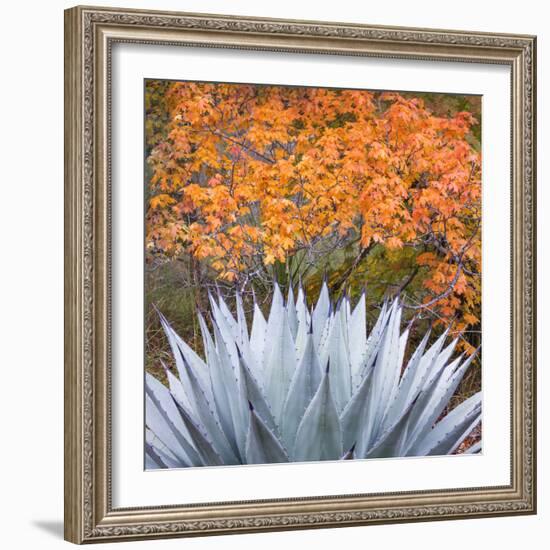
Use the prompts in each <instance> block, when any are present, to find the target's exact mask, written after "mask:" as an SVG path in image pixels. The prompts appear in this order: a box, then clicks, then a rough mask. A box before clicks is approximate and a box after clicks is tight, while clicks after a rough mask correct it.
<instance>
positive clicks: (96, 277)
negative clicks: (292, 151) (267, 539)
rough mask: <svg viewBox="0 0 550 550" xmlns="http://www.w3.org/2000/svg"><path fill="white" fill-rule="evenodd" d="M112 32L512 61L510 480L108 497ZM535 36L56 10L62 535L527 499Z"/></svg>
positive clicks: (127, 38)
mask: <svg viewBox="0 0 550 550" xmlns="http://www.w3.org/2000/svg"><path fill="white" fill-rule="evenodd" d="M115 42H139V43H148V44H178V45H195V46H196V45H200V46H203V47H223V48H238V49H254V50H267V51H295V52H309V53H319V54H323V53H332V54H341V55H362V56H378V57H383V58H406V59H424V60H452V61H463V62H474V63H475V62H479V63H498V64H504V65H508V66H509V67H510V68H511V71H512V167H511V170H512V195H513V199H512V202H513V204H512V241H513V242H512V264H513V265H512V306H513V314H512V316H513V318H512V325H513V334H512V336H513V344H512V371H513V373H512V394H513V395H512V411H511V414H512V427H513V428H512V464H511V470H512V477H511V479H512V482H511V484H510V485H509V486H505V487H489V488H476V489H464V490H462V489H460V490H458V489H450V490H440V491H421V492H407V493H393V494H390V493H384V494H374V495H348V496H337V497H330V496H327V497H317V498H300V499H277V500H269V501H265V500H264V501H252V502H250V501H247V502H237V503H215V504H209V505H181V506H176V507H150V508H146V509H143V508H140V509H113V507H112V505H111V497H110V492H111V467H110V407H111V395H110V305H109V304H110V279H109V267H110V243H109V230H110V215H111V214H110V195H109V193H110V191H109V182H110V168H109V154H110V151H109V150H110V147H109V144H110V57H111V46H112V44H113V43H115ZM535 78H536V38H535V37H533V36H520V35H502V34H490V33H470V32H458V31H446V30H445V31H444V30H427V29H408V28H397V27H375V26H364V25H356V24H353V25H351V24H342V23H323V22H304V21H289V20H275V19H259V18H245V17H230V16H221V15H199V14H180V13H165V12H155V11H147V12H146V11H139V10H127V9H124V10H120V9H110V8H90V7H76V8H71V9H69V10H67V11H66V12H65V394H64V399H65V538H66V539H67V540H69V541H71V542H75V543H85V542H102V541H119V540H129V539H145V538H158V537H170V536H184V535H186V536H193V535H214V534H226V533H242V532H259V531H277V530H283V529H306V528H318V527H341V526H351V525H365V524H374V523H393V522H403V521H426V520H441V519H459V518H468V517H488V516H499V515H512V514H533V513H535V512H536V439H535V423H536V410H535V405H536V404H535V391H536V387H535V384H536V377H535V361H536V357H535V348H536V326H535V322H536V321H535V319H536V311H535V309H536V295H535V292H536V287H535V284H536V281H535V274H536V265H535V263H536V258H535V251H536V242H535V239H536V213H535V207H536V196H535V189H536V182H535V178H536V174H535V166H536V158H535V135H536V128H535V124H536V121H535V97H536V81H535Z"/></svg>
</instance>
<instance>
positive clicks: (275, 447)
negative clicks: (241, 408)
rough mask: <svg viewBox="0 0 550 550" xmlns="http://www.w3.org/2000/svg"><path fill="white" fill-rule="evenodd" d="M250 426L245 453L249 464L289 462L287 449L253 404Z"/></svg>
mask: <svg viewBox="0 0 550 550" xmlns="http://www.w3.org/2000/svg"><path fill="white" fill-rule="evenodd" d="M248 426H249V427H248V434H247V436H246V454H245V456H246V462H247V464H273V463H278V462H288V455H287V453H286V451H285V449H284V448H283V446H282V445H281V443H280V442H279V440H278V439H277V437H276V436H275V435H274V434H273V432H272V431H271V430H270V429H269V428H268V427H267V426H266V425H265V423H264V422H263V420H262V419H261V418H260V417H259V416H258V415H257V414H256V411H255V410H254V408H253V407H252V406H250V420H249V423H248Z"/></svg>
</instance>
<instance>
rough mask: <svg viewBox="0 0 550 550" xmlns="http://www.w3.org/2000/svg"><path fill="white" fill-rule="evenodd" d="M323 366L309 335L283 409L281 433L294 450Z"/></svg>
mask: <svg viewBox="0 0 550 550" xmlns="http://www.w3.org/2000/svg"><path fill="white" fill-rule="evenodd" d="M321 376H322V372H321V365H320V363H319V357H318V356H317V352H316V351H315V344H314V343H313V334H312V333H311V332H309V333H308V334H307V339H306V344H305V350H304V354H303V357H302V359H301V361H300V363H299V364H298V367H297V368H296V370H295V372H294V376H293V377H292V381H291V383H290V388H289V390H288V395H287V398H286V400H285V403H284V407H283V416H282V424H281V431H282V434H283V439H284V441H285V443H286V445H287V446H288V448H292V445H293V444H294V440H295V439H296V431H297V430H298V426H299V424H300V421H301V420H302V417H303V416H304V413H305V411H306V409H307V407H308V405H309V404H310V402H311V400H312V399H313V396H314V395H315V392H316V391H317V389H318V388H319V384H320V383H321Z"/></svg>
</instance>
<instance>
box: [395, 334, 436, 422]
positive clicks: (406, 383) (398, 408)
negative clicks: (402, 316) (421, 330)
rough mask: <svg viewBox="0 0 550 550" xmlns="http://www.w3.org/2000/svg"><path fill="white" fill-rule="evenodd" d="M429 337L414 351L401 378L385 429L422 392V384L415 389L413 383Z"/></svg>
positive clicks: (426, 335)
mask: <svg viewBox="0 0 550 550" xmlns="http://www.w3.org/2000/svg"><path fill="white" fill-rule="evenodd" d="M429 337H430V332H429V331H428V332H427V333H426V334H425V335H424V337H423V338H422V340H421V342H420V344H418V347H417V348H416V349H415V350H414V353H413V354H412V356H411V358H410V359H409V362H408V363H407V367H406V368H405V372H404V374H403V376H402V378H401V381H400V384H399V387H398V390H397V392H396V395H395V397H394V399H393V401H391V403H390V406H389V408H388V411H387V413H386V418H385V420H384V429H387V428H389V426H390V425H392V424H393V423H394V422H395V421H396V420H397V418H398V417H399V416H400V415H401V414H402V412H403V410H405V409H406V407H407V406H408V405H409V404H410V403H411V402H412V400H413V399H414V398H415V397H416V395H417V394H418V391H419V390H420V384H417V385H416V386H415V387H413V382H414V379H415V376H416V371H417V369H418V367H419V364H420V362H421V360H422V358H423V355H424V350H425V349H426V344H427V343H428V339H429Z"/></svg>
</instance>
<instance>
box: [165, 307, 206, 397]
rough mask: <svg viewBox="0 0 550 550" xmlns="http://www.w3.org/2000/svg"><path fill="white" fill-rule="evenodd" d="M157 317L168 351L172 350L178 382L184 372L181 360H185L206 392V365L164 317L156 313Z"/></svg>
mask: <svg viewBox="0 0 550 550" xmlns="http://www.w3.org/2000/svg"><path fill="white" fill-rule="evenodd" d="M158 315H159V318H160V322H161V325H162V328H163V330H164V333H165V334H166V337H167V338H168V343H169V344H170V349H171V350H172V355H173V356H174V360H175V362H176V367H177V369H178V373H179V376H180V380H181V379H182V377H183V373H184V372H185V369H184V365H183V359H185V360H186V361H187V363H188V364H189V365H190V366H191V368H192V369H193V371H194V373H195V375H196V376H197V378H198V379H199V380H200V381H201V383H202V385H203V387H207V391H208V390H209V385H208V368H207V366H206V363H205V362H204V361H203V360H202V359H201V358H200V357H199V356H198V355H197V354H196V353H195V352H194V351H193V350H192V349H191V348H190V347H189V346H188V345H187V344H186V343H185V342H184V341H183V340H182V339H181V338H180V337H179V336H178V335H177V334H176V332H175V331H174V329H173V328H172V327H171V325H170V323H168V321H167V319H166V317H164V315H162V313H160V312H158ZM184 387H185V386H184Z"/></svg>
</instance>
